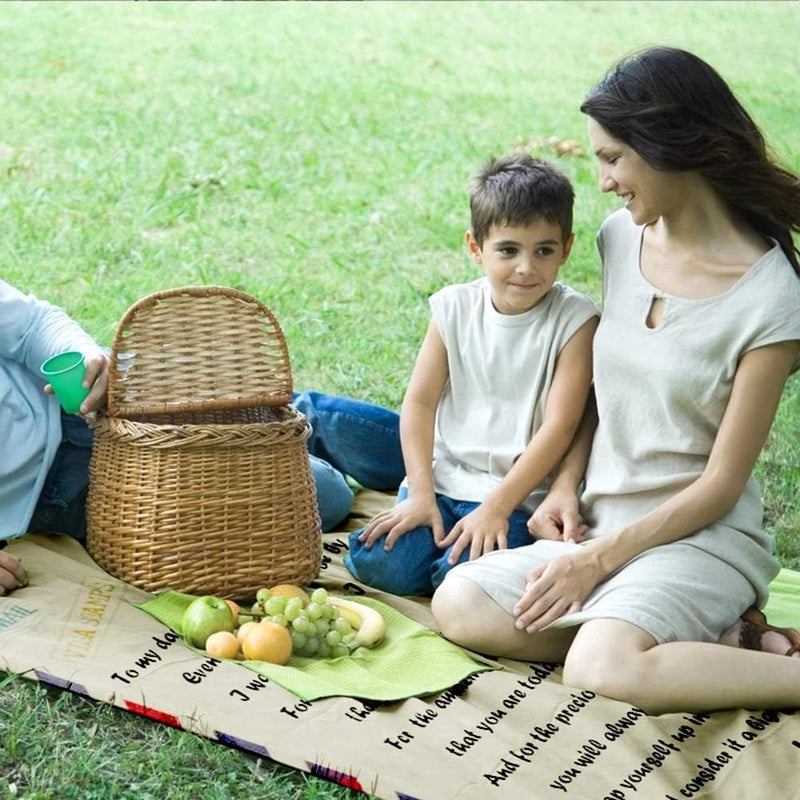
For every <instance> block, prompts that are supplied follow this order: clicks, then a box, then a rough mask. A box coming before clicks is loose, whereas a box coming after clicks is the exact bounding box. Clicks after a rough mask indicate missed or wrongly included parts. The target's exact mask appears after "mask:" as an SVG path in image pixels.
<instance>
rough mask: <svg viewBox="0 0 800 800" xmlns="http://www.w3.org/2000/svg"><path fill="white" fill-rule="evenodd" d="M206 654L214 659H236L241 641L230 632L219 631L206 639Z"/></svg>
mask: <svg viewBox="0 0 800 800" xmlns="http://www.w3.org/2000/svg"><path fill="white" fill-rule="evenodd" d="M289 638H290V639H291V636H290V637H289ZM206 653H208V654H209V655H210V656H213V657H214V658H236V656H237V655H238V654H239V641H238V640H237V638H236V637H235V636H234V635H233V634H232V633H231V632H230V631H217V632H216V633H212V634H211V636H209V637H208V639H206Z"/></svg>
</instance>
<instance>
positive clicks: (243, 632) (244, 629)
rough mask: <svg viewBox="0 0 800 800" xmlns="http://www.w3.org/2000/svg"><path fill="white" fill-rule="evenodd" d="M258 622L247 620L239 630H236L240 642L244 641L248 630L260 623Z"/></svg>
mask: <svg viewBox="0 0 800 800" xmlns="http://www.w3.org/2000/svg"><path fill="white" fill-rule="evenodd" d="M259 624H260V623H258V622H245V624H244V625H242V627H241V628H239V630H238V631H236V638H237V639H238V640H239V644H241V643H242V642H243V641H244V637H245V636H247V634H248V632H249V631H250V630H251V629H252V628H255V627H257V626H258V625H259Z"/></svg>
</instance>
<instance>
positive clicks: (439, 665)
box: [136, 591, 493, 701]
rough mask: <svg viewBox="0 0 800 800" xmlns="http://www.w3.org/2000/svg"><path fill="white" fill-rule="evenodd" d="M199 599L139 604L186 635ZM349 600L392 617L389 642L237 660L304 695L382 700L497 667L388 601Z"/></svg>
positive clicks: (175, 595)
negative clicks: (325, 654)
mask: <svg viewBox="0 0 800 800" xmlns="http://www.w3.org/2000/svg"><path fill="white" fill-rule="evenodd" d="M193 599H194V597H193V596H192V595H188V594H183V593H181V592H171V591H168V592H163V593H162V594H160V595H158V596H157V597H155V598H153V599H152V600H148V601H147V602H146V603H142V604H141V605H137V606H136V607H137V608H140V609H141V610H142V611H146V612H147V613H148V614H150V615H151V616H153V617H155V618H156V619H157V620H159V622H163V623H164V624H165V625H167V626H169V627H170V628H172V630H174V631H175V632H176V633H178V634H179V635H182V631H181V617H182V616H183V611H184V609H185V608H186V606H188V605H189V603H190V602H191V601H192V600H193ZM348 599H351V600H355V599H357V602H359V603H364V604H365V605H368V606H371V607H372V608H375V609H377V610H378V611H380V613H381V614H382V615H383V618H384V620H385V621H386V635H385V637H384V639H383V641H382V642H381V643H380V644H379V645H378V646H377V647H374V648H373V649H371V650H368V651H367V652H366V653H365V654H364V655H360V656H350V657H345V658H301V657H299V656H292V658H291V659H290V661H289V663H288V664H286V665H285V666H279V665H277V664H267V663H265V662H263V661H235V662H232V663H235V664H239V665H241V666H243V667H247V669H251V670H253V671H254V672H257V673H259V674H260V675H265V676H266V677H268V678H269V679H270V680H271V681H274V682H275V683H277V684H278V685H279V686H282V687H283V688H284V689H287V690H288V691H290V692H292V694H295V695H297V696H298V697H299V698H300V699H301V700H317V699H319V698H320V697H332V696H335V695H343V696H345V697H360V698H363V699H365V700H378V701H391V700H404V699H405V698H407V697H423V696H425V695H431V694H437V693H438V692H441V691H444V690H445V689H448V688H449V687H451V686H454V685H455V684H457V683H459V682H460V681H462V680H464V678H466V677H468V676H469V675H472V674H474V673H476V672H483V671H484V670H488V669H493V667H490V666H488V665H486V664H481V663H478V662H477V661H475V660H474V659H472V658H471V657H470V656H469V655H468V654H467V653H466V652H465V651H464V650H462V649H461V648H460V647H457V646H456V645H454V644H452V643H451V642H448V641H447V640H446V639H444V638H442V637H441V636H439V634H437V633H434V632H433V631H432V630H430V629H428V628H426V627H425V626H424V625H420V624H419V623H418V622H414V620H412V619H409V618H408V617H407V616H405V615H404V614H401V613H400V612H399V611H397V610H395V609H394V608H392V607H391V606H387V605H386V604H385V603H381V602H379V601H377V600H373V599H371V598H365V597H359V598H353V597H349V598H348ZM201 652H202V651H201Z"/></svg>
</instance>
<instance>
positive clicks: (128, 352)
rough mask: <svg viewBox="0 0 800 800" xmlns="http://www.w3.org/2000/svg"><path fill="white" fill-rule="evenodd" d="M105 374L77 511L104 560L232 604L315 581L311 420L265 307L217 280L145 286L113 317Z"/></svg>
mask: <svg viewBox="0 0 800 800" xmlns="http://www.w3.org/2000/svg"><path fill="white" fill-rule="evenodd" d="M108 376H109V382H108V411H107V413H106V414H104V415H101V416H100V417H99V418H98V420H97V422H96V425H95V431H94V434H95V442H94V449H93V452H92V461H91V467H90V482H89V495H88V498H87V507H86V516H87V542H86V544H87V549H88V550H89V553H90V554H91V555H92V557H93V558H94V559H95V561H97V563H98V564H99V565H100V566H101V567H103V569H105V570H107V571H108V572H110V573H111V574H112V575H114V576H116V577H118V578H121V579H122V580H125V581H127V582H129V583H131V584H133V585H135V586H138V587H140V588H142V589H145V590H147V591H150V592H157V591H161V590H164V589H176V590H179V591H183V592H188V593H190V594H215V595H218V596H222V597H228V598H237V599H239V598H248V597H251V596H252V595H253V594H255V592H256V591H257V590H258V589H259V588H260V587H262V586H270V585H274V584H277V583H295V584H304V583H308V582H309V581H310V580H311V579H312V578H314V577H316V575H317V574H318V571H319V566H320V557H321V532H320V522H319V515H318V512H317V504H316V493H315V488H314V483H313V479H312V477H311V468H310V465H309V460H308V452H307V449H306V442H307V440H308V437H309V436H310V433H311V429H310V426H309V424H308V422H307V421H306V419H305V418H304V417H303V416H302V415H301V414H299V413H298V412H297V411H296V410H295V409H294V407H293V406H291V405H289V403H290V401H291V398H292V378H291V369H290V365H289V355H288V350H287V347H286V341H285V339H284V337H283V332H282V331H281V329H280V326H279V325H278V322H277V320H276V319H275V317H274V316H273V314H272V312H271V311H270V310H269V309H268V308H267V307H266V306H265V305H263V304H262V303H260V302H259V301H258V300H256V299H255V298H253V297H250V296H249V295H247V294H244V293H242V292H239V291H236V290H234V289H227V288H223V287H217V286H205V287H187V288H182V289H172V290H169V291H164V292H156V293H155V294H152V295H149V296H148V297H145V298H143V299H142V300H140V301H139V302H137V303H136V304H134V305H133V306H132V307H131V308H130V309H129V310H128V311H127V312H126V314H125V316H124V317H123V318H122V320H121V321H120V324H119V327H118V328H117V332H116V335H115V337H114V342H113V345H112V351H111V357H110V363H109V369H108Z"/></svg>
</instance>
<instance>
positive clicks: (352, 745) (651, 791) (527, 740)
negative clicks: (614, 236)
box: [0, 492, 800, 800]
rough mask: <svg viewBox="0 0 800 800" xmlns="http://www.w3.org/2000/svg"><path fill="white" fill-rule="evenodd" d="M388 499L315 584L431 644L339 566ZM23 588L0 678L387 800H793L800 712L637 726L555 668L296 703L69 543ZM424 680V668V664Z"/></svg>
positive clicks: (5, 635) (372, 508) (50, 554)
mask: <svg viewBox="0 0 800 800" xmlns="http://www.w3.org/2000/svg"><path fill="white" fill-rule="evenodd" d="M392 502H393V499H392V498H391V497H390V496H388V495H382V494H378V493H374V492H361V493H359V495H358V497H357V499H356V505H355V507H354V513H353V515H351V517H350V519H349V520H348V522H347V524H346V525H345V526H343V528H342V530H341V531H339V532H336V533H332V534H327V535H326V536H324V537H323V539H324V541H323V550H324V553H323V564H322V569H321V572H320V576H319V579H318V581H317V582H316V583H317V584H318V585H321V586H325V588H327V589H328V590H329V591H335V592H337V593H343V594H344V593H348V592H354V593H358V594H363V595H364V596H366V597H370V598H374V599H376V600H378V601H380V602H382V603H385V604H387V605H389V606H391V607H392V608H394V609H396V610H397V611H398V612H400V614H402V615H403V617H404V618H408V619H410V620H414V621H416V622H417V623H419V624H420V625H422V626H424V627H426V628H431V629H435V624H434V621H433V618H432V616H431V614H430V610H429V604H428V602H427V601H425V600H420V599H418V598H399V597H394V596H391V595H386V594H382V593H380V592H376V591H374V590H372V589H370V588H369V587H366V586H364V585H362V584H359V583H358V582H357V581H354V580H353V578H352V576H351V575H350V573H349V572H347V570H346V569H345V568H344V566H343V564H342V556H343V554H344V553H345V552H346V549H347V531H349V530H354V529H356V528H357V527H359V526H361V525H362V524H363V523H364V521H365V519H367V518H368V517H370V516H371V515H372V514H373V513H375V512H377V511H378V510H381V509H383V508H385V507H387V506H388V505H390V504H391V503H392ZM9 552H11V553H12V554H13V555H15V556H18V557H20V558H22V560H23V563H24V565H25V568H26V570H27V571H28V575H29V577H30V585H29V586H28V587H26V588H25V589H21V590H18V591H17V592H15V593H14V594H12V595H10V596H9V597H0V668H3V669H7V670H10V671H13V672H17V673H21V674H24V675H25V676H26V677H28V678H31V679H34V680H39V681H43V682H46V683H49V684H51V685H54V686H57V687H61V688H63V689H68V690H70V691H73V692H77V693H80V694H83V695H85V696H87V697H90V698H94V699H97V700H99V701H102V702H109V703H113V704H114V705H116V706H119V707H120V708H123V709H127V710H128V711H131V712H134V713H136V714H141V715H143V716H146V717H149V718H151V719H154V720H158V721H159V722H162V723H164V724H167V725H172V726H174V727H177V728H183V729H185V730H187V731H191V732H193V733H195V734H198V735H201V736H205V737H208V738H210V739H213V740H217V741H219V742H221V743H223V744H226V745H228V746H232V747H237V748H241V749H242V750H245V751H248V752H250V753H254V754H257V755H260V756H265V757H269V758H272V759H274V760H276V761H279V762H281V763H283V764H286V765H289V766H292V767H295V768H297V769H299V770H303V771H306V772H311V773H313V774H315V775H318V776H322V777H325V778H328V779H330V780H333V781H336V782H338V783H341V784H343V785H345V786H349V787H351V788H353V789H358V790H361V791H364V792H367V793H370V794H372V795H375V796H377V797H379V798H385V799H386V800H388V799H389V798H391V799H392V800H403V799H405V800H413V799H414V798H419V799H420V800H422V799H423V798H424V799H425V800H448V799H449V798H458V799H459V800H470V798H472V799H473V800H478V799H480V800H484V798H487V797H493V796H494V797H498V798H503V800H514V799H515V798H526V799H527V798H531V797H536V798H560V797H566V798H568V799H569V800H575V799H576V798H577V799H578V800H582V799H583V798H586V800H589V798H591V799H592V800H594V799H595V798H599V799H600V800H605V799H606V798H613V799H614V800H625V799H626V798H647V800H651V798H663V800H678V798H685V797H696V798H709V797H714V798H722V799H723V800H730V799H731V798H750V797H781V798H784V797H791V796H796V795H795V794H793V793H794V792H795V789H794V787H793V786H792V785H790V784H788V783H787V778H789V777H790V776H793V775H794V773H795V772H796V766H797V763H798V759H800V714H796V713H795V714H793V713H791V712H788V711H763V710H735V711H726V712H717V713H714V714H708V713H680V714H663V715H660V716H648V715H646V714H645V713H644V712H642V711H641V710H640V709H637V708H635V707H632V706H630V705H627V704H625V703H620V702H617V701H614V700H609V699H606V698H603V697H599V696H596V695H595V694H593V693H592V692H590V691H585V690H580V689H574V688H572V687H569V686H564V685H563V684H562V681H561V670H560V668H556V667H553V666H552V665H546V664H537V663H524V662H519V661H511V660H505V659H501V660H498V661H496V662H491V663H492V665H493V666H494V667H495V668H494V669H490V670H487V671H484V672H477V673H471V674H467V676H466V677H464V678H463V679H462V680H460V681H459V682H458V683H456V684H455V685H453V686H450V687H448V688H445V689H443V690H442V691H436V692H434V693H432V694H430V695H423V696H415V697H408V698H407V699H402V700H393V701H390V702H378V701H376V700H371V699H365V698H363V697H354V696H345V695H338V696H330V697H325V698H323V699H317V700H303V699H301V698H300V697H298V696H297V695H295V694H293V693H292V692H290V691H288V690H287V689H286V688H283V687H282V686H280V685H279V684H278V683H277V682H276V681H275V680H274V679H273V678H272V677H269V676H265V675H262V674H257V673H256V672H253V671H251V670H249V669H247V668H245V667H243V666H241V665H238V664H235V663H231V662H227V661H220V660H218V659H213V658H209V657H207V656H205V654H200V653H198V652H197V651H195V650H192V649H190V648H189V647H187V646H186V645H184V644H183V643H182V642H181V640H180V638H179V637H178V635H177V634H176V633H175V632H174V631H173V630H171V629H170V628H169V627H168V626H167V625H165V624H164V623H163V622H161V621H159V620H158V619H155V618H154V617H153V616H151V615H150V614H147V613H144V612H143V611H141V610H140V609H139V608H137V607H136V606H137V605H141V604H143V603H148V602H150V601H152V600H153V597H152V596H151V595H149V594H147V593H145V592H143V591H140V590H138V589H135V588H133V587H131V586H129V585H127V584H124V583H122V582H120V581H118V580H116V579H114V578H112V577H110V576H109V575H107V574H106V573H104V572H103V571H102V570H101V569H100V568H99V567H98V566H97V565H96V564H95V563H94V562H93V561H92V560H91V558H89V556H88V555H87V553H86V552H85V551H84V550H83V549H82V548H81V547H80V546H79V545H78V544H76V543H75V542H73V541H72V540H70V539H67V538H66V537H61V536H54V535H48V534H34V535H31V536H28V537H25V538H24V539H21V540H18V541H14V542H13V543H11V544H10V545H9ZM772 588H773V590H774V594H773V598H772V600H771V601H770V607H769V608H768V613H769V616H770V617H771V618H772V619H773V620H774V621H775V622H776V623H777V622H780V623H793V624H794V625H798V624H800V574H798V573H794V572H790V571H787V570H784V571H783V572H782V573H781V575H780V576H779V578H778V579H777V580H776V581H775V583H774V584H773V587H772ZM429 666H430V667H431V669H432V670H435V669H436V664H435V663H434V662H431V663H430V664H429Z"/></svg>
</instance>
